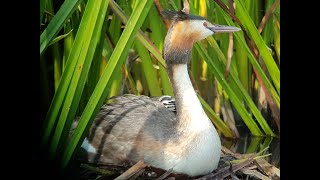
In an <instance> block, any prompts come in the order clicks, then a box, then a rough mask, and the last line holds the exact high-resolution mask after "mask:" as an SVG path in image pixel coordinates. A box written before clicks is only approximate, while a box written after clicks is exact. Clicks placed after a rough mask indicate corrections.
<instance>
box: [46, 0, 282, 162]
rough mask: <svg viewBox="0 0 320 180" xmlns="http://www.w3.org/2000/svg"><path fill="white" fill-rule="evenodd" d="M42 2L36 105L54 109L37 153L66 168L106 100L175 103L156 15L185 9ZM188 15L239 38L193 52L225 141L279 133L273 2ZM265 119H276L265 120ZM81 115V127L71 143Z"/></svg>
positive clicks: (213, 6) (109, 0)
mask: <svg viewBox="0 0 320 180" xmlns="http://www.w3.org/2000/svg"><path fill="white" fill-rule="evenodd" d="M40 2H41V3H40V32H41V35H40V56H41V58H40V65H41V66H40V68H41V73H42V74H41V76H42V80H43V81H42V82H43V83H42V84H41V85H42V90H43V91H46V92H43V93H42V94H43V97H42V100H43V104H46V102H48V101H49V102H50V107H48V109H47V111H46V112H45V113H46V117H45V119H44V123H43V128H42V147H43V148H44V149H45V150H47V151H48V152H49V155H50V158H51V159H54V160H56V161H57V162H58V163H59V164H60V165H61V167H67V165H68V163H69V161H70V160H71V159H72V156H73V154H74V152H75V151H76V150H77V148H78V147H79V145H80V142H81V141H82V140H83V138H84V136H85V134H86V132H87V129H88V127H89V126H90V124H91V123H92V121H93V119H94V117H95V115H96V114H97V112H98V111H99V108H100V107H101V105H102V104H103V102H105V101H106V99H107V98H108V97H110V96H114V95H121V94H124V93H134V94H137V95H140V94H144V95H148V96H161V95H164V94H166V95H173V93H172V87H171V85H170V82H169V79H168V75H167V73H166V71H165V67H166V65H165V62H164V60H163V58H162V56H161V51H162V48H163V42H164V38H165V36H166V32H167V28H168V27H169V26H168V22H165V21H164V20H163V19H162V16H161V14H160V12H161V10H162V9H175V10H179V9H181V7H182V6H183V3H182V0H172V1H166V0H155V1H147V0H141V1H136V0H131V1H127V0H118V1H117V2H115V1H114V0H87V1H81V0H66V1H64V2H62V4H59V3H52V1H51V0H43V1H40ZM232 5H235V6H232ZM150 9H151V10H150ZM54 10H56V12H55V11H54ZM190 12H191V14H196V15H201V16H204V17H206V18H207V19H208V20H209V21H211V22H214V23H218V24H226V25H232V26H238V27H240V28H241V29H242V31H240V32H236V33H233V34H221V35H214V36H212V37H208V38H207V39H205V40H202V41H201V42H199V43H197V44H196V45H195V46H194V48H193V55H192V60H191V64H190V72H191V73H190V77H191V79H192V81H193V83H194V87H195V89H196V91H197V93H198V95H199V99H200V101H201V103H202V105H203V107H204V109H205V111H206V113H207V114H208V117H209V118H210V119H211V120H212V122H213V124H214V125H215V126H216V128H217V129H218V131H219V133H220V134H221V136H224V137H227V138H235V137H239V136H241V134H239V132H238V129H237V128H238V127H239V126H245V127H247V130H248V132H250V133H251V134H252V135H255V136H276V134H277V131H278V130H280V125H279V121H280V117H279V111H280V69H279V66H280V46H279V45H280V17H279V12H280V6H279V1H278V0H266V1H259V2H256V1H248V0H235V1H234V3H233V1H232V0H229V1H226V0H224V1H221V0H207V1H203V0H190ZM230 38H232V39H231V40H230ZM230 43H231V44H230ZM232 43H233V45H232ZM51 92H53V93H51ZM261 92H262V93H261ZM51 94H53V95H51ZM262 103H265V104H264V105H262ZM268 110H270V112H271V113H272V116H270V115H268V114H265V113H264V112H268ZM77 116H78V117H79V119H80V120H79V125H78V127H77V128H76V129H75V132H74V134H73V136H72V137H71V138H70V141H67V139H68V138H69V131H70V128H71V124H72V121H73V119H74V118H75V117H77ZM270 117H271V118H270ZM252 150H253V149H250V150H249V151H252ZM58 154H59V156H58Z"/></svg>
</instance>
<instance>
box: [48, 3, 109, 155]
mask: <svg viewBox="0 0 320 180" xmlns="http://www.w3.org/2000/svg"><path fill="white" fill-rule="evenodd" d="M107 5H108V0H104V1H103V0H100V1H97V0H96V1H95V0H89V1H88V3H87V5H86V8H85V11H84V15H83V18H82V20H81V23H80V27H79V30H78V33H77V36H76V39H75V44H74V45H77V43H79V46H78V48H75V46H74V47H73V48H72V50H71V53H70V56H69V59H68V61H77V65H76V67H77V68H75V70H74V73H73V75H72V79H71V82H70V85H69V88H68V91H67V94H66V98H65V102H64V104H63V107H62V110H61V114H60V117H59V121H58V123H57V127H56V129H55V132H54V135H53V138H52V143H51V145H50V155H51V156H53V157H54V155H55V153H56V151H57V148H58V145H59V142H61V141H63V140H66V139H67V138H65V137H63V135H64V136H67V135H68V132H69V129H70V127H71V124H72V120H73V118H74V116H75V113H76V110H77V107H78V104H79V101H80V97H81V94H82V92H83V87H84V84H85V79H86V78H87V74H88V72H89V69H90V65H91V62H92V58H93V55H94V52H95V48H96V46H97V44H98V40H99V37H100V34H101V33H100V31H101V27H102V22H103V20H104V17H105V13H106V8H107ZM101 7H102V8H101ZM97 9H100V11H97ZM70 58H74V60H73V59H70ZM63 131H64V132H65V133H63ZM61 137H62V138H61ZM62 143H63V142H62ZM60 144H61V143H60Z"/></svg>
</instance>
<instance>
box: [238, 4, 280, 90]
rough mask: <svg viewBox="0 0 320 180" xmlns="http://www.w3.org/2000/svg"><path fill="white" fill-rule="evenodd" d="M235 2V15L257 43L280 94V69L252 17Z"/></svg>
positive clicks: (241, 5)
mask: <svg viewBox="0 0 320 180" xmlns="http://www.w3.org/2000/svg"><path fill="white" fill-rule="evenodd" d="M235 3H236V7H237V8H236V15H237V17H238V18H239V20H240V22H241V23H242V25H243V27H244V28H245V30H246V31H247V32H249V34H250V35H251V38H252V40H253V41H254V42H255V44H256V45H257V48H258V49H259V52H260V55H261V56H262V58H263V60H264V62H265V64H266V67H267V69H268V71H269V73H270V76H271V78H272V80H273V83H274V85H275V87H276V90H277V92H278V93H279V94H280V70H279V68H278V67H277V64H276V63H275V61H274V59H273V57H272V55H271V54H270V52H269V50H268V48H267V46H266V44H265V42H264V41H263V39H262V37H261V36H260V34H259V32H258V30H257V28H256V26H255V24H254V23H253V21H252V19H251V18H250V16H249V14H248V13H247V10H246V9H245V7H244V6H243V4H242V1H241V0H235Z"/></svg>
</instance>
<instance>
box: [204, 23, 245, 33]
mask: <svg viewBox="0 0 320 180" xmlns="http://www.w3.org/2000/svg"><path fill="white" fill-rule="evenodd" d="M208 29H210V30H211V31H213V32H214V34H219V33H228V32H236V31H240V30H241V29H240V28H237V27H233V26H222V25H219V24H214V25H213V26H210V27H208Z"/></svg>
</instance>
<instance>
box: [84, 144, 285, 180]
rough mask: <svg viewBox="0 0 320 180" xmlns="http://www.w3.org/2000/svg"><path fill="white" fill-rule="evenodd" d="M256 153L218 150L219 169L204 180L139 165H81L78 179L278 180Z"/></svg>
mask: <svg viewBox="0 0 320 180" xmlns="http://www.w3.org/2000/svg"><path fill="white" fill-rule="evenodd" d="M263 151H265V150H262V151H261V152H259V153H250V154H238V153H234V152H232V151H230V150H228V149H227V148H225V147H223V148H222V154H221V159H220V162H219V166H218V168H217V169H216V170H214V171H213V172H212V173H209V174H207V175H204V176H198V177H190V176H187V175H185V174H177V173H173V172H172V170H168V171H165V170H163V169H159V168H155V167H152V166H149V165H148V164H146V163H144V162H143V161H139V162H137V163H136V164H123V165H98V166H97V165H92V164H85V163H81V165H80V179H83V180H84V179H86V180H107V179H116V180H125V179H138V180H140V179H145V180H163V179H165V180H180V179H190V180H191V179H193V180H207V179H217V180H228V179H232V180H237V179H262V180H277V179H280V169H278V168H277V167H275V166H273V165H271V164H270V163H268V162H267V161H266V160H265V159H264V157H266V156H268V155H270V154H267V155H261V154H262V153H263Z"/></svg>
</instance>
